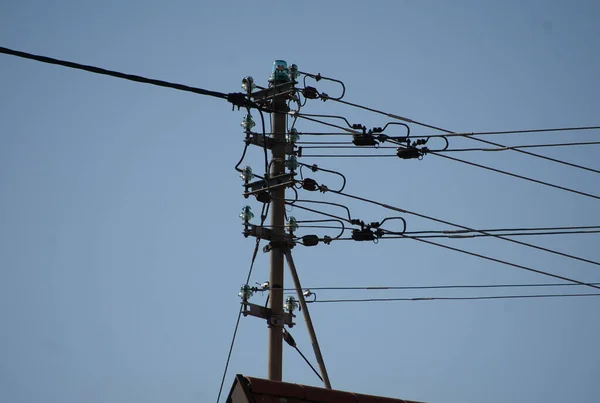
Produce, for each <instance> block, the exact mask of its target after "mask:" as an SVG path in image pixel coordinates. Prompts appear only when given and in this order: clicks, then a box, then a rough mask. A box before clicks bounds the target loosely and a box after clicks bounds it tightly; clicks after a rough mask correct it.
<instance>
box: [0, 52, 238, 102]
mask: <svg viewBox="0 0 600 403" xmlns="http://www.w3.org/2000/svg"><path fill="white" fill-rule="evenodd" d="M0 53H3V54H6V55H11V56H17V57H21V58H24V59H30V60H36V61H38V62H42V63H48V64H54V65H57V66H63V67H69V68H72V69H77V70H84V71H87V72H90V73H95V74H102V75H105V76H111V77H116V78H122V79H125V80H129V81H135V82H138V83H143V84H151V85H156V86H159V87H166V88H172V89H176V90H180V91H187V92H193V93H195V94H200V95H207V96H210V97H215V98H222V99H227V98H228V94H225V93H222V92H217V91H209V90H205V89H202V88H197V87H191V86H188V85H184V84H177V83H172V82H168V81H162V80H156V79H152V78H147V77H142V76H138V75H133V74H126V73H121V72H118V71H113V70H107V69H104V68H101V67H96V66H90V65H85V64H79V63H75V62H70V61H66V60H60V59H55V58H52V57H47V56H40V55H34V54H31V53H26V52H21V51H18V50H13V49H8V48H5V47H0Z"/></svg>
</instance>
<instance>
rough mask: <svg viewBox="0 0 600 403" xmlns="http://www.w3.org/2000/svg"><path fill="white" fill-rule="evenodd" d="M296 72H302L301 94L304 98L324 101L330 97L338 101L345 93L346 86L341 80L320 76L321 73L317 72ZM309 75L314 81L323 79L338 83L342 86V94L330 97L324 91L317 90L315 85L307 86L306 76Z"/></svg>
mask: <svg viewBox="0 0 600 403" xmlns="http://www.w3.org/2000/svg"><path fill="white" fill-rule="evenodd" d="M298 73H300V74H302V75H303V76H304V78H303V80H302V81H303V84H304V88H303V89H302V90H301V91H302V92H303V95H304V97H305V98H307V99H321V100H323V101H326V100H328V99H332V100H335V101H339V100H341V99H342V98H344V95H346V86H345V85H344V83H343V82H342V81H341V80H337V79H335V78H331V77H325V76H322V75H321V73H317V74H311V73H305V72H302V71H299V72H298ZM307 77H310V78H312V79H313V80H315V81H316V82H319V81H321V80H325V81H332V82H335V83H338V84H340V86H341V87H342V94H341V95H340V96H339V97H332V96H330V95H328V94H326V93H324V92H319V91H318V90H317V89H316V88H315V87H309V86H307V85H306V78H307Z"/></svg>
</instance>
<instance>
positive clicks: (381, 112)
mask: <svg viewBox="0 0 600 403" xmlns="http://www.w3.org/2000/svg"><path fill="white" fill-rule="evenodd" d="M332 101H335V102H340V103H342V104H345V105H350V106H354V107H356V108H360V109H364V110H368V111H371V112H374V113H378V114H381V115H385V116H388V117H391V118H392V119H396V120H400V121H403V122H406V123H412V124H415V125H419V126H422V127H427V128H429V129H433V130H438V131H441V132H444V133H447V134H446V135H444V136H445V137H449V136H460V137H464V138H468V139H471V140H474V141H478V142H481V143H485V144H490V145H493V146H496V147H506V146H505V145H503V144H499V143H494V142H492V141H488V140H484V139H480V138H477V137H472V136H474V135H476V134H479V135H491V134H516V133H536V132H559V131H582V130H597V129H600V126H579V127H560V128H549V129H529V130H505V131H494V132H478V133H476V132H471V133H456V132H453V131H451V130H448V129H444V128H441V127H437V126H433V125H429V124H426V123H423V122H419V121H416V120H412V119H409V118H405V117H402V116H399V115H395V114H393V113H387V112H383V111H380V110H377V109H373V108H369V107H366V106H363V105H359V104H354V103H352V102H348V101H342V100H339V99H332ZM513 151H515V152H518V153H521V154H526V155H529V156H532V157H536V158H540V159H544V160H547V161H552V162H555V163H558V164H562V165H566V166H570V167H573V168H578V169H582V170H586V171H592V172H596V173H597V170H594V169H592V168H589V167H586V166H583V165H578V164H573V163H571V162H567V161H563V160H559V159H556V158H551V157H546V156H545V155H541V154H536V153H532V152H530V151H525V150H520V149H518V148H515V149H513Z"/></svg>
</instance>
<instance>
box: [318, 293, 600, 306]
mask: <svg viewBox="0 0 600 403" xmlns="http://www.w3.org/2000/svg"><path fill="white" fill-rule="evenodd" d="M569 297H570V298H573V297H600V293H582V294H533V295H492V296H475V297H415V298H361V299H324V300H315V301H307V302H310V303H312V304H315V303H322V304H323V303H340V302H395V301H436V300H437V301H469V300H471V301H472V300H486V299H487V300H491V299H532V298H569Z"/></svg>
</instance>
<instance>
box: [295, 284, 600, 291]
mask: <svg viewBox="0 0 600 403" xmlns="http://www.w3.org/2000/svg"><path fill="white" fill-rule="evenodd" d="M590 284H592V285H600V283H590ZM580 286H581V284H572V283H530V284H527V283H521V284H468V285H424V286H379V285H375V286H339V287H304V289H305V290H310V291H396V290H403V291H406V290H447V289H480V288H482V289H485V288H530V287H580ZM284 291H296V289H295V288H284Z"/></svg>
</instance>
